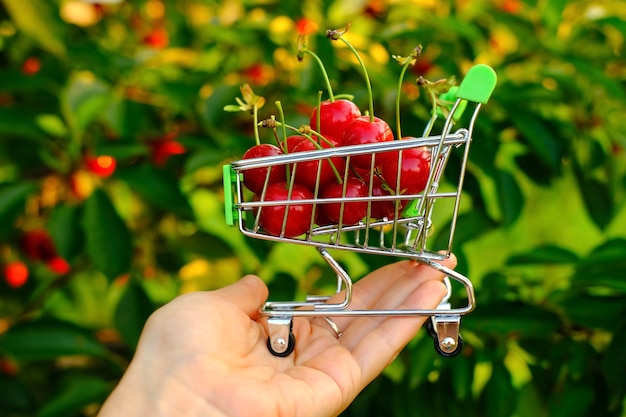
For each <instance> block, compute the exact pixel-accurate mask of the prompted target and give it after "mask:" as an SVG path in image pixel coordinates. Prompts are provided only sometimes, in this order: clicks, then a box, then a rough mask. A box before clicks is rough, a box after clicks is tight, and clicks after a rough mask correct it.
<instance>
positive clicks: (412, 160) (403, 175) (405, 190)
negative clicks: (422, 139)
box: [380, 147, 430, 194]
mask: <svg viewBox="0 0 626 417" xmlns="http://www.w3.org/2000/svg"><path fill="white" fill-rule="evenodd" d="M399 152H400V151H398V152H392V153H390V155H391V156H390V157H389V158H387V159H386V160H385V161H384V162H383V164H381V166H380V171H381V174H382V176H383V178H384V179H385V181H386V182H387V185H388V186H389V187H390V188H391V189H392V190H396V192H397V194H418V193H420V192H422V191H423V190H424V187H425V186H426V182H428V175H429V173H430V152H429V150H428V149H427V148H425V147H420V148H409V149H404V150H403V151H402V152H401V153H402V155H401V157H400V158H399ZM398 159H400V170H398ZM398 171H399V172H398ZM398 173H399V174H400V183H399V187H397V186H398Z"/></svg>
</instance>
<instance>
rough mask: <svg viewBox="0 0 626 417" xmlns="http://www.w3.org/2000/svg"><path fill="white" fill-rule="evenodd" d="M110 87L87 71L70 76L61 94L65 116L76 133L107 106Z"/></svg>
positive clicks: (109, 98) (83, 128) (100, 114)
mask: <svg viewBox="0 0 626 417" xmlns="http://www.w3.org/2000/svg"><path fill="white" fill-rule="evenodd" d="M110 90H111V87H110V85H108V84H107V83H105V82H104V81H103V80H100V79H98V78H96V77H95V76H94V75H93V74H91V73H87V72H77V73H74V74H73V75H72V76H71V77H70V81H69V85H68V86H67V90H66V91H65V94H64V95H63V102H64V103H63V104H64V110H66V113H65V115H64V116H65V118H66V120H68V121H69V122H70V126H71V128H72V129H73V130H74V131H75V132H78V133H83V132H84V131H85V129H87V127H88V126H89V124H90V123H91V122H93V121H94V120H95V119H97V118H98V117H101V116H102V114H103V112H104V111H105V110H106V109H107V108H108V106H109V102H110V100H111V97H110Z"/></svg>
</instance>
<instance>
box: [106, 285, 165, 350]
mask: <svg viewBox="0 0 626 417" xmlns="http://www.w3.org/2000/svg"><path fill="white" fill-rule="evenodd" d="M154 308H155V307H154V305H153V303H152V301H151V300H150V298H149V297H148V295H147V294H146V292H145V290H144V289H143V287H142V286H141V285H140V284H139V283H138V282H136V281H134V280H131V281H130V282H129V283H128V285H127V286H126V290H125V291H124V294H123V295H122V298H121V299H120V301H119V304H118V305H117V308H116V309H115V327H116V328H117V330H118V331H119V332H120V334H121V335H122V337H123V338H124V340H126V342H127V343H128V344H129V345H130V346H132V347H133V348H135V347H137V343H138V342H139V336H140V335H141V331H142V330H143V326H144V324H145V322H146V320H147V319H148V317H149V316H150V314H152V312H153V311H154Z"/></svg>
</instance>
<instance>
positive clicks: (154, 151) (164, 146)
mask: <svg viewBox="0 0 626 417" xmlns="http://www.w3.org/2000/svg"><path fill="white" fill-rule="evenodd" d="M176 137H177V133H176V132H172V133H168V134H166V135H164V136H162V137H160V138H158V139H154V140H151V141H150V142H148V146H150V152H151V156H152V162H154V164H155V165H157V166H163V165H165V163H166V162H167V161H168V159H169V158H170V156H172V155H182V154H184V153H185V152H187V148H185V145H183V144H181V143H180V142H178V141H177V140H176Z"/></svg>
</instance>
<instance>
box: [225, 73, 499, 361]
mask: <svg viewBox="0 0 626 417" xmlns="http://www.w3.org/2000/svg"><path fill="white" fill-rule="evenodd" d="M495 84H496V75H495V72H494V71H493V69H491V68H490V67H489V66H486V65H476V66H474V67H472V68H471V69H470V70H469V71H468V72H467V74H466V75H465V77H464V79H463V81H462V82H461V84H460V85H459V86H458V88H457V87H453V89H451V90H450V92H449V94H448V95H449V96H450V97H451V98H452V101H451V102H450V106H449V107H448V108H447V111H445V112H440V113H439V115H438V116H439V119H440V121H441V123H440V124H441V125H442V127H441V130H440V131H439V134H436V135H431V134H428V135H425V136H423V137H414V138H403V139H402V140H394V141H388V142H380V143H368V144H364V145H358V146H356V145H353V146H337V147H330V148H325V149H315V150H311V151H304V152H292V153H287V154H282V155H276V156H268V157H261V158H252V159H242V160H238V161H234V162H232V163H231V164H229V165H225V166H224V194H225V204H226V211H225V214H226V221H227V223H228V224H230V225H236V226H237V227H238V228H239V230H240V231H241V233H243V234H244V235H246V236H249V237H251V238H256V239H264V240H269V241H276V242H288V243H293V244H299V245H308V246H313V247H316V248H317V249H318V250H319V252H320V254H321V256H322V257H323V258H324V259H325V260H326V262H327V263H328V264H329V265H330V267H331V268H332V269H333V270H334V272H335V273H336V274H337V290H336V292H337V293H342V294H343V297H341V298H342V299H341V300H340V301H338V302H329V299H330V297H331V296H330V295H329V296H322V297H319V296H315V297H308V298H307V299H306V300H304V301H290V302H282V301H281V302H271V301H270V302H267V303H266V304H265V306H264V308H263V309H262V312H261V313H262V315H263V316H265V317H267V319H268V328H269V332H270V335H269V339H268V348H269V349H270V351H271V352H272V353H273V354H275V355H277V356H287V355H289V354H290V353H291V352H292V351H293V349H294V346H295V340H294V337H293V333H292V331H291V328H292V325H293V318H294V317H298V316H324V317H331V316H415V315H420V316H429V317H430V320H429V321H428V322H427V327H428V329H429V333H430V334H431V335H432V336H433V337H434V339H435V349H436V350H437V351H438V352H439V353H440V354H441V355H443V356H454V355H456V354H458V353H459V352H460V350H461V348H462V338H461V336H460V335H459V325H460V317H461V316H463V315H465V314H468V313H470V312H471V311H472V310H473V309H474V307H475V297H474V290H473V286H472V283H471V281H470V280H469V279H468V278H467V277H465V276H463V275H462V274H460V273H458V272H456V271H454V270H451V269H449V268H446V267H444V266H442V265H441V264H440V261H442V260H444V259H445V258H447V257H449V256H450V253H451V250H452V243H453V238H454V233H455V229H456V221H457V216H458V213H459V208H460V201H461V193H462V188H463V179H464V174H465V170H466V165H467V159H468V154H469V150H470V144H471V142H472V139H473V138H472V132H473V128H474V123H475V120H476V118H477V115H478V113H479V110H480V108H481V105H482V104H484V103H486V102H487V101H488V99H489V97H490V95H491V93H492V92H493V89H494V88H495ZM468 109H469V110H470V111H471V112H472V113H471V115H470V117H469V118H468V120H469V121H468V122H467V125H466V126H456V125H457V124H458V123H459V121H460V120H462V119H461V114H462V113H464V112H467V111H468ZM446 113H447V114H446ZM430 123H431V122H429V126H427V128H426V129H425V131H426V132H431V131H432V127H433V126H430ZM453 153H456V154H457V156H458V157H457V158H455V159H454V161H455V165H457V166H455V169H454V170H453V172H454V178H453V179H452V180H451V179H450V175H448V176H447V177H446V180H445V186H443V183H444V181H443V180H444V178H443V175H444V171H445V170H446V166H447V165H448V162H449V161H450V157H451V155H452V154H453ZM409 155H411V156H412V157H414V158H418V159H419V158H420V157H427V158H429V164H428V169H427V171H426V172H421V173H419V175H418V176H417V177H411V178H404V179H403V178H402V174H403V171H402V163H403V161H404V159H405V158H408V156H409ZM357 160H358V162H359V166H360V167H362V168H364V169H361V170H358V171H356V176H358V177H359V178H360V180H361V181H360V182H362V183H363V184H364V185H365V187H366V189H365V191H364V192H361V193H360V194H358V195H354V194H353V193H351V192H350V188H349V186H348V183H349V177H352V176H354V175H355V170H354V166H355V164H354V162H356V161H357ZM334 161H337V163H333V162H334ZM383 163H385V164H386V165H387V166H388V167H392V168H390V169H391V170H396V172H395V175H393V173H392V175H390V177H392V180H391V181H389V180H388V181H386V182H385V181H384V180H382V182H384V186H382V187H381V186H380V183H381V175H380V170H379V169H376V167H380V166H381V164H383ZM325 164H326V166H324V165H325ZM368 165H369V169H368V168H367V166H368ZM328 166H330V167H331V168H333V171H334V172H333V174H334V175H335V176H336V177H337V178H338V179H340V180H339V181H337V184H339V185H337V186H335V192H334V193H333V194H329V193H326V192H325V190H324V187H323V186H322V181H323V179H322V178H323V170H324V169H328ZM275 170H282V171H284V172H287V173H288V175H287V180H286V181H285V182H284V183H283V184H282V185H281V187H272V185H271V184H270V182H271V181H270V178H271V176H272V173H273V172H274V171H275ZM299 170H300V172H301V173H303V172H306V174H307V175H308V176H309V177H310V178H313V181H312V187H309V188H308V191H306V192H303V191H302V189H301V187H299V186H298V184H297V183H296V181H295V179H296V178H297V177H298V172H299ZM251 172H254V173H255V174H257V175H259V173H261V174H263V175H264V177H263V178H264V180H265V182H264V184H263V188H262V191H261V192H259V193H255V194H254V195H252V194H251V193H250V192H248V191H247V190H246V189H245V186H244V184H243V178H244V176H245V175H246V173H251ZM418 177H419V181H420V182H421V184H419V186H417V187H413V186H412V185H413V184H414V183H415V182H416V181H417V179H416V178H418ZM387 178H389V176H388V177H387ZM450 184H452V185H450ZM276 188H280V189H279V190H278V191H277V190H276ZM361 188H362V186H361ZM417 190H419V191H417ZM435 207H438V208H439V207H441V209H445V210H447V213H446V214H448V215H449V216H450V227H449V234H448V235H447V236H446V237H447V244H446V247H444V248H441V247H438V248H431V247H429V244H430V240H431V239H429V238H430V237H431V235H432V233H431V231H432V230H431V228H432V225H433V220H432V216H433V213H435ZM329 213H332V214H329ZM334 250H347V251H354V252H360V253H366V254H371V255H383V256H393V257H398V258H409V259H413V260H415V261H418V262H420V263H423V264H426V265H428V266H430V267H432V268H435V269H437V270H438V271H440V272H442V273H443V274H444V275H445V279H444V282H445V283H446V286H447V288H448V294H447V296H446V297H445V298H444V300H443V301H442V302H441V303H440V305H439V306H438V307H437V309H434V310H355V309H351V308H350V302H351V298H352V280H351V278H350V277H349V275H348V274H347V273H346V272H345V271H344V270H343V269H342V268H341V266H340V265H339V264H338V263H337V262H336V261H335V259H334V258H333V257H332V256H331V254H330V252H332V251H334ZM451 281H455V282H458V283H460V284H461V285H462V286H463V287H464V291H465V294H466V297H465V298H466V303H465V305H464V306H461V307H452V306H451V305H450V302H449V298H450V295H451V291H452V285H451ZM333 295H334V294H333ZM336 298H337V297H335V299H336Z"/></svg>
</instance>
